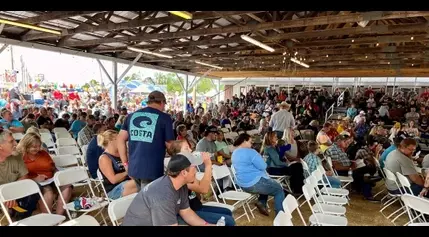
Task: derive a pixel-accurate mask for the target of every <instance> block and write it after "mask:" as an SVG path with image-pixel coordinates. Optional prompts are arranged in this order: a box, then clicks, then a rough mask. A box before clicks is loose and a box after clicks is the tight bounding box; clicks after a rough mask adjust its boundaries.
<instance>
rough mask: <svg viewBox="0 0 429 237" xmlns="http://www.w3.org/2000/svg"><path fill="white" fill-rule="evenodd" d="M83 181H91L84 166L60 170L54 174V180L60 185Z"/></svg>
mask: <svg viewBox="0 0 429 237" xmlns="http://www.w3.org/2000/svg"><path fill="white" fill-rule="evenodd" d="M81 181H89V176H88V172H87V171H86V169H85V168H83V167H76V168H72V169H65V170H60V171H58V172H56V173H55V175H54V182H55V185H56V186H58V187H61V186H64V185H70V184H74V183H78V182H81Z"/></svg>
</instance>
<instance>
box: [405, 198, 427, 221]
mask: <svg viewBox="0 0 429 237" xmlns="http://www.w3.org/2000/svg"><path fill="white" fill-rule="evenodd" d="M401 200H402V202H403V203H404V205H405V209H406V211H407V213H408V217H409V218H410V221H409V222H407V223H406V224H405V225H417V224H420V225H421V226H423V224H426V225H429V223H427V221H426V218H425V215H426V216H427V215H429V200H428V199H426V198H421V197H416V196H414V195H412V194H408V193H406V194H404V195H402V197H401ZM414 221H418V222H420V223H414Z"/></svg>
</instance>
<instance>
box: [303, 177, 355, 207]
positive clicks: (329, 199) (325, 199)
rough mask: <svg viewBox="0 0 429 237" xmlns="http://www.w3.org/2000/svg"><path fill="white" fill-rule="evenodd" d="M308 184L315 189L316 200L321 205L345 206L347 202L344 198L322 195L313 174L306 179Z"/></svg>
mask: <svg viewBox="0 0 429 237" xmlns="http://www.w3.org/2000/svg"><path fill="white" fill-rule="evenodd" d="M308 180H309V182H310V183H311V185H312V186H313V187H314V189H316V191H317V194H318V196H317V200H318V201H319V202H321V203H326V204H331V205H341V206H342V205H346V204H347V203H348V202H349V200H348V199H347V198H345V197H338V196H331V195H324V194H322V192H321V191H320V189H319V183H318V181H317V178H316V175H315V173H314V172H313V173H312V174H311V175H310V177H308Z"/></svg>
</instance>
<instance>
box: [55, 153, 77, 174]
mask: <svg viewBox="0 0 429 237" xmlns="http://www.w3.org/2000/svg"><path fill="white" fill-rule="evenodd" d="M52 160H53V161H54V163H55V166H56V167H57V169H58V170H61V169H64V168H69V167H71V166H72V167H76V166H79V161H78V160H77V158H76V156H74V155H58V156H52Z"/></svg>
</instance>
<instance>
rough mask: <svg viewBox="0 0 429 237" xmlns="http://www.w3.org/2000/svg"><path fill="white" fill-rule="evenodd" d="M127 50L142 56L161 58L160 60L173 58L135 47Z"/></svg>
mask: <svg viewBox="0 0 429 237" xmlns="http://www.w3.org/2000/svg"><path fill="white" fill-rule="evenodd" d="M127 48H128V49H129V50H131V51H134V52H138V53H144V54H150V55H153V56H157V57H162V58H173V56H170V55H166V54H161V53H155V52H151V51H148V50H144V49H139V48H135V47H130V46H128V47H127Z"/></svg>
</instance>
